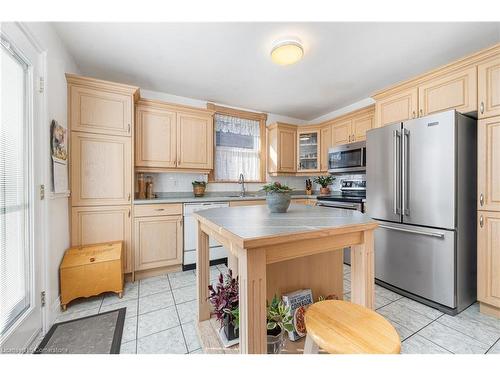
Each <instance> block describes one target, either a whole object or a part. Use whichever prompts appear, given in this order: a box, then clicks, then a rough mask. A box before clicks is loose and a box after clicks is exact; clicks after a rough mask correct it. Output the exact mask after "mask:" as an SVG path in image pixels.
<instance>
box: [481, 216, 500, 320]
mask: <svg viewBox="0 0 500 375" xmlns="http://www.w3.org/2000/svg"><path fill="white" fill-rule="evenodd" d="M478 220H479V225H478V228H477V299H478V300H479V302H481V307H480V308H481V312H484V313H487V314H490V315H494V316H497V317H500V212H492V211H479V212H478Z"/></svg>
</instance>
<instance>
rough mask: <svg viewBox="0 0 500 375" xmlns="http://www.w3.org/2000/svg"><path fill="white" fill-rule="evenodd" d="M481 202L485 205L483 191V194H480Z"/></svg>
mask: <svg viewBox="0 0 500 375" xmlns="http://www.w3.org/2000/svg"><path fill="white" fill-rule="evenodd" d="M479 204H480V205H481V206H483V205H484V195H483V193H481V194H480V195H479Z"/></svg>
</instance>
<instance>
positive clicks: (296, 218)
mask: <svg viewBox="0 0 500 375" xmlns="http://www.w3.org/2000/svg"><path fill="white" fill-rule="evenodd" d="M194 216H195V217H196V218H198V217H199V219H200V220H202V221H205V220H207V221H209V222H211V223H212V224H215V225H216V226H217V227H219V228H221V229H225V230H226V231H229V232H231V233H232V234H234V235H236V236H238V237H240V238H241V239H243V240H250V239H256V238H262V237H276V236H287V235H290V234H293V233H304V232H315V231H323V230H326V229H328V230H331V229H340V228H344V227H352V226H354V227H364V226H366V227H372V226H373V228H375V227H376V226H377V222H376V221H374V220H372V219H371V218H370V217H369V216H368V215H366V214H363V213H361V212H359V211H354V210H344V209H338V208H325V207H314V206H306V205H300V204H292V205H290V208H289V209H288V211H287V212H286V213H271V212H269V209H268V208H267V207H266V206H238V207H227V208H226V207H224V208H210V209H207V210H202V211H198V212H196V213H195V214H194ZM241 218H245V219H244V220H242V219H241Z"/></svg>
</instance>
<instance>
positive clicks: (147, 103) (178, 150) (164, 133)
mask: <svg viewBox="0 0 500 375" xmlns="http://www.w3.org/2000/svg"><path fill="white" fill-rule="evenodd" d="M213 142H214V125H213V112H212V111H209V110H205V109H199V108H193V107H187V106H180V105H174V104H169V103H164V102H160V101H157V100H148V99H141V100H139V102H138V103H137V106H136V132H135V167H136V170H137V171H144V172H165V171H175V170H185V171H203V172H207V171H209V170H211V169H213V147H214V143H213Z"/></svg>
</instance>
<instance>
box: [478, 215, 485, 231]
mask: <svg viewBox="0 0 500 375" xmlns="http://www.w3.org/2000/svg"><path fill="white" fill-rule="evenodd" d="M479 226H480V227H481V228H482V227H483V226H484V218H483V215H481V216H480V217H479Z"/></svg>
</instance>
